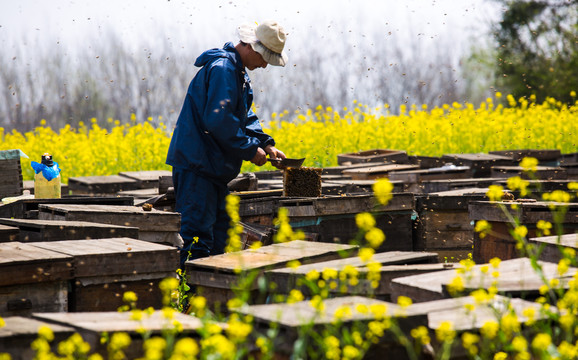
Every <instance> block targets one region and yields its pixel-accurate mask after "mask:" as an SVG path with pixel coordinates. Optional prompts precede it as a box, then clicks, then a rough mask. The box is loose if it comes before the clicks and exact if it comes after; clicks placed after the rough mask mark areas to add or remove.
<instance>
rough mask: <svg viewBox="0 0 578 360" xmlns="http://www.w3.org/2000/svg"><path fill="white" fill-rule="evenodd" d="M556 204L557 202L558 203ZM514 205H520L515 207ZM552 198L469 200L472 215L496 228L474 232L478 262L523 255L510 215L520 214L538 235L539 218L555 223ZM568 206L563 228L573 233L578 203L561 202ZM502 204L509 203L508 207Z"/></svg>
mask: <svg viewBox="0 0 578 360" xmlns="http://www.w3.org/2000/svg"><path fill="white" fill-rule="evenodd" d="M554 204H556V203H554ZM512 205H514V206H515V207H517V209H516V210H514V209H512ZM550 205H552V203H549V202H541V201H534V202H521V201H514V202H509V201H498V202H491V201H474V202H471V203H470V204H469V208H468V211H469V215H470V219H472V220H474V221H478V220H486V221H488V222H489V223H490V225H491V226H492V232H491V233H489V234H487V235H486V236H485V237H484V238H481V237H480V235H479V233H474V252H473V257H474V261H475V262H476V263H483V262H488V261H489V260H490V259H491V258H493V257H499V258H501V259H503V260H505V259H513V258H517V257H519V256H520V255H519V251H518V250H517V249H516V240H515V239H514V238H513V237H512V236H511V235H510V232H509V229H510V228H511V227H512V226H511V224H510V216H516V217H518V218H519V224H520V225H524V226H526V228H527V229H528V235H527V238H532V237H536V224H537V223H538V221H539V220H544V221H549V222H552V223H553V221H554V220H553V217H552V212H551V210H550V207H549V206H550ZM557 205H558V206H561V205H565V206H567V207H568V210H567V213H566V216H565V217H564V222H563V223H562V228H563V230H562V231H563V232H564V233H565V234H570V233H574V232H576V231H578V203H569V204H561V203H558V204H557ZM502 207H505V211H506V212H508V214H506V212H505V211H504V210H503V208H502Z"/></svg>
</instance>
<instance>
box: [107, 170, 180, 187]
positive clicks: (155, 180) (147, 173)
mask: <svg viewBox="0 0 578 360" xmlns="http://www.w3.org/2000/svg"><path fill="white" fill-rule="evenodd" d="M172 174H173V172H172V171H170V170H143V171H122V172H120V173H118V175H119V176H124V177H126V178H129V179H131V180H135V181H136V182H137V184H138V187H139V188H141V189H147V188H158V187H159V178H160V177H161V176H172Z"/></svg>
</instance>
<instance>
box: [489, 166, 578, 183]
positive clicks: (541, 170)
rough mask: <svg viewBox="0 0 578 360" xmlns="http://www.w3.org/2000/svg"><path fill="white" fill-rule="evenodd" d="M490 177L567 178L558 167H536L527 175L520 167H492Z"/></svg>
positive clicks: (564, 172)
mask: <svg viewBox="0 0 578 360" xmlns="http://www.w3.org/2000/svg"><path fill="white" fill-rule="evenodd" d="M491 176H492V177H494V178H498V177H500V178H510V177H514V176H519V177H521V178H523V179H541V180H565V179H567V178H568V174H567V173H566V169H565V168H563V167H560V166H537V167H536V171H533V172H532V175H529V174H528V173H527V172H526V171H524V168H523V167H521V166H494V167H493V168H492V174H491Z"/></svg>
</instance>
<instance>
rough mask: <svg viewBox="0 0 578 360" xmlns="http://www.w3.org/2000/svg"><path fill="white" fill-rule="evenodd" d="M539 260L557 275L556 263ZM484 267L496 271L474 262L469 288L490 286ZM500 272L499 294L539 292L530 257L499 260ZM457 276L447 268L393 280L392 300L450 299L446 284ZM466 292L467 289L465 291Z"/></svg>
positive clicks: (548, 275)
mask: <svg viewBox="0 0 578 360" xmlns="http://www.w3.org/2000/svg"><path fill="white" fill-rule="evenodd" d="M538 263H539V264H540V265H542V267H543V271H544V274H545V276H546V278H548V279H551V278H553V277H558V276H557V264H554V263H548V262H543V261H539V262H538ZM482 266H490V272H491V271H493V270H491V269H492V267H491V265H488V264H478V265H475V266H474V268H473V270H471V271H470V272H468V278H467V279H464V284H465V286H466V288H467V289H469V290H473V289H478V288H480V287H481V288H488V287H489V286H490V285H491V283H492V282H493V281H495V280H496V279H495V278H494V277H492V276H491V274H490V273H488V274H483V273H482V272H481V267H482ZM497 271H499V273H500V276H499V277H498V279H497V281H498V285H497V288H498V291H499V292H500V293H503V294H520V293H522V292H527V293H530V292H537V291H538V288H537V287H535V286H536V285H537V283H536V279H539V277H538V276H537V274H536V272H535V271H534V270H533V268H532V265H531V263H530V259H528V258H518V259H511V260H504V261H502V262H501V263H500V266H499V268H498V269H497ZM575 272H576V269H571V271H570V272H569V275H568V276H571V275H572V274H574V273H575ZM456 276H458V273H457V272H456V271H455V270H447V271H439V272H434V273H428V274H422V275H413V276H407V277H403V278H397V279H394V280H392V282H391V288H392V300H393V301H396V300H397V297H398V296H400V295H404V296H408V297H410V298H412V300H413V301H414V302H416V303H417V302H424V301H433V300H440V299H443V298H447V297H449V294H448V293H447V290H446V288H447V284H449V283H450V282H451V281H452V280H453V279H454V278H455V277H456ZM470 284H471V285H470ZM542 284H543V283H542ZM466 292H468V291H467V290H466Z"/></svg>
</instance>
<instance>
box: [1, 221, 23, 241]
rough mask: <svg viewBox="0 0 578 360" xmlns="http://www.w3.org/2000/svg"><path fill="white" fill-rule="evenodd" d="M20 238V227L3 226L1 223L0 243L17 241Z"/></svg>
mask: <svg viewBox="0 0 578 360" xmlns="http://www.w3.org/2000/svg"><path fill="white" fill-rule="evenodd" d="M0 220H1V219H0ZM19 236H20V229H18V227H15V226H8V225H3V224H1V222H0V242H9V241H17V240H18V237H19Z"/></svg>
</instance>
